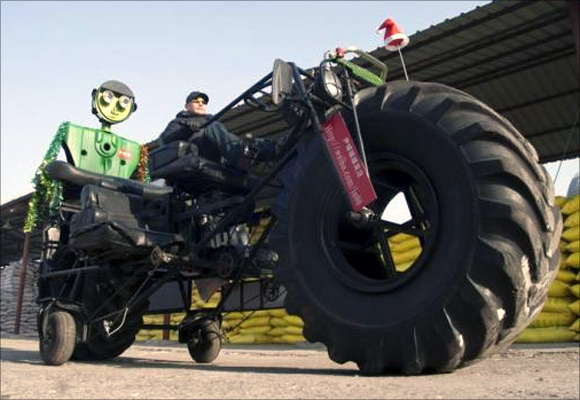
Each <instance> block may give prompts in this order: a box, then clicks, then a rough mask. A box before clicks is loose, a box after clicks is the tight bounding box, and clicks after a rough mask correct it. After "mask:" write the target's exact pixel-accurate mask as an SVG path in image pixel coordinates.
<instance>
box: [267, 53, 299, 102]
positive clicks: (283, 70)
mask: <svg viewBox="0 0 580 400" xmlns="http://www.w3.org/2000/svg"><path fill="white" fill-rule="evenodd" d="M293 82H294V79H293V78H292V68H291V67H290V65H288V63H287V62H285V61H283V60H280V59H279V58H277V59H276V60H275V61H274V68H273V69H272V102H273V103H274V104H276V105H277V106H279V105H281V104H282V102H283V101H284V99H285V98H286V97H287V96H288V95H290V93H291V92H292V84H293Z"/></svg>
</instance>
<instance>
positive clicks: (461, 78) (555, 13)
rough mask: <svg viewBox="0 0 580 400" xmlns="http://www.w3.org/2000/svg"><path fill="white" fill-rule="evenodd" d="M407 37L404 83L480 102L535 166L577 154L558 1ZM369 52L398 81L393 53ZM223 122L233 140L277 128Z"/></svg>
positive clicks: (239, 114)
mask: <svg viewBox="0 0 580 400" xmlns="http://www.w3.org/2000/svg"><path fill="white" fill-rule="evenodd" d="M410 39H411V40H410V44H409V45H408V46H407V47H406V48H404V50H403V55H404V58H405V65H406V68H407V72H408V74H409V77H410V79H413V80H418V81H430V82H438V83H443V84H446V85H449V86H452V87H455V88H457V89H461V90H464V91H466V92H468V93H470V94H471V95H473V96H475V97H476V98H478V99H480V100H482V101H483V102H485V103H487V104H488V105H489V106H491V107H492V108H493V109H495V110H496V111H498V112H500V113H501V114H502V115H504V116H505V117H506V118H508V119H509V120H510V121H511V122H512V123H513V124H514V125H515V126H516V128H518V130H519V131H520V132H521V133H522V134H523V135H524V136H526V137H527V138H528V139H529V140H530V142H531V143H532V145H533V146H534V147H535V148H536V150H537V152H538V155H539V157H540V161H542V162H547V161H553V160H557V159H562V158H571V157H575V156H578V155H579V154H580V140H579V135H578V125H576V127H575V129H574V130H572V128H571V127H572V125H573V122H574V118H575V117H576V112H577V110H578V108H579V82H578V69H577V68H578V64H577V62H578V61H577V57H578V55H577V53H576V49H575V44H574V37H573V34H572V26H571V23H570V17H569V11H568V8H567V5H566V2H565V1H504V0H502V1H495V2H492V3H490V4H488V5H485V6H481V7H478V8H476V9H474V10H472V11H470V12H468V13H463V14H461V15H459V16H457V17H455V18H453V19H448V20H445V21H443V22H441V23H440V24H438V25H435V26H431V27H429V28H427V29H425V30H422V31H419V32H417V33H415V34H413V35H412V36H411V37H410ZM370 53H371V54H372V55H373V56H375V57H376V58H378V59H380V60H381V61H383V62H385V63H386V64H387V65H388V67H389V70H390V72H389V76H388V78H387V80H390V81H392V80H399V79H404V73H403V70H402V66H401V61H400V59H399V55H398V53H392V52H388V51H387V50H385V49H384V48H382V47H380V48H377V49H375V50H374V51H371V52H370ZM355 62H357V61H355ZM359 64H361V65H365V63H364V62H360V63H359ZM223 120H224V122H225V123H226V125H227V126H228V127H229V128H230V129H231V130H232V131H233V132H235V133H236V134H244V133H248V132H254V133H257V134H259V135H260V136H268V135H270V134H273V133H277V132H280V131H281V130H283V129H285V124H284V123H283V122H282V121H281V120H280V117H279V116H278V115H276V114H274V115H272V114H266V113H263V112H261V111H258V110H252V109H249V107H248V106H241V107H238V108H236V109H234V110H231V111H230V112H228V113H226V114H225V116H224V119H223ZM571 133H572V140H569V139H570V135H571ZM567 144H568V146H569V148H568V149H567V151H566V154H565V156H564V152H565V150H566V147H567Z"/></svg>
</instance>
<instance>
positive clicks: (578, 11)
mask: <svg viewBox="0 0 580 400" xmlns="http://www.w3.org/2000/svg"><path fill="white" fill-rule="evenodd" d="M566 5H567V6H568V16H569V17H570V24H571V25H572V36H574V43H575V44H576V72H578V71H580V27H578V25H579V21H580V4H579V3H578V1H577V0H568V1H566Z"/></svg>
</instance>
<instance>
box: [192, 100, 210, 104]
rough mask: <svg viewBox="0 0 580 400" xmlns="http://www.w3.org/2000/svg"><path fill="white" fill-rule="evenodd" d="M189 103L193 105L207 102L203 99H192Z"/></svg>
mask: <svg viewBox="0 0 580 400" xmlns="http://www.w3.org/2000/svg"><path fill="white" fill-rule="evenodd" d="M191 103H195V104H207V101H205V100H204V99H193V100H191Z"/></svg>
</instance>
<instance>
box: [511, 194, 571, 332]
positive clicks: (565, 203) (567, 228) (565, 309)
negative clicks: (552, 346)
mask: <svg viewBox="0 0 580 400" xmlns="http://www.w3.org/2000/svg"><path fill="white" fill-rule="evenodd" d="M556 203H557V204H558V206H559V207H560V209H561V211H562V218H563V221H564V228H563V231H562V237H561V239H560V252H561V261H560V265H559V268H558V272H557V275H556V280H555V281H554V282H553V283H552V285H551V286H550V288H549V290H548V300H547V301H546V304H545V305H544V308H543V309H542V312H541V313H540V314H539V315H538V317H537V318H536V319H535V320H534V321H533V322H532V323H531V324H530V326H528V328H526V329H525V330H524V331H523V332H522V333H521V335H520V336H519V337H518V338H517V339H516V343H551V342H571V341H579V334H578V331H579V330H580V326H579V325H580V320H579V318H578V317H579V314H580V299H579V297H580V257H579V256H580V195H575V196H571V197H568V198H566V197H562V196H556Z"/></svg>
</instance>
